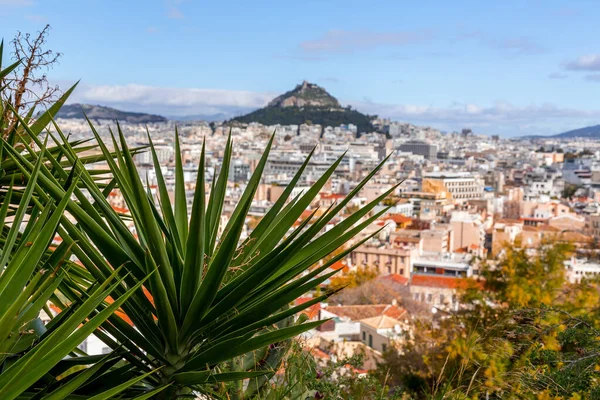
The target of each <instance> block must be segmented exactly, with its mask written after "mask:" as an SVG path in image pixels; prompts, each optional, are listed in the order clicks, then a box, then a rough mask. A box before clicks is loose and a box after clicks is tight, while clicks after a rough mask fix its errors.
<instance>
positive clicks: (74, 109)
mask: <svg viewBox="0 0 600 400" xmlns="http://www.w3.org/2000/svg"><path fill="white" fill-rule="evenodd" d="M84 112H85V115H87V116H88V118H89V119H110V120H117V121H121V122H128V123H131V124H148V123H155V122H166V121H168V120H167V118H165V117H163V116H160V115H154V114H145V113H138V112H130V111H121V110H117V109H115V108H111V107H105V106H99V105H91V104H79V103H76V104H65V105H64V106H62V108H61V109H60V111H59V112H58V115H57V117H58V118H67V119H84V118H85V116H84Z"/></svg>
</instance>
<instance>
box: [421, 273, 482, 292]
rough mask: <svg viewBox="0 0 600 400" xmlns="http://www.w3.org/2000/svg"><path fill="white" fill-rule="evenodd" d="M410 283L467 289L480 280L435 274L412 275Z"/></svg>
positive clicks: (477, 283)
mask: <svg viewBox="0 0 600 400" xmlns="http://www.w3.org/2000/svg"><path fill="white" fill-rule="evenodd" d="M410 284H411V285H413V286H425V287H434V288H441V289H468V288H470V287H474V286H481V284H480V282H477V281H475V280H473V279H469V278H454V277H451V276H436V275H413V276H412V279H411V281H410Z"/></svg>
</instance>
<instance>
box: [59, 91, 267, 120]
mask: <svg viewBox="0 0 600 400" xmlns="http://www.w3.org/2000/svg"><path fill="white" fill-rule="evenodd" d="M274 97H275V94H272V93H260V92H249V91H243V90H223V89H198V88H164V87H156V86H145V85H136V84H129V85H98V86H96V85H81V86H78V88H77V89H76V91H75V93H73V96H72V97H71V98H70V102H78V103H91V104H102V105H107V106H114V107H121V108H123V109H125V110H130V111H147V112H153V113H161V114H164V115H171V116H184V115H191V114H207V115H208V114H218V113H226V114H229V115H235V114H238V113H240V112H245V111H247V110H251V109H255V108H260V107H263V106H264V105H266V104H267V103H268V102H269V101H270V100H272V99H273V98H274Z"/></svg>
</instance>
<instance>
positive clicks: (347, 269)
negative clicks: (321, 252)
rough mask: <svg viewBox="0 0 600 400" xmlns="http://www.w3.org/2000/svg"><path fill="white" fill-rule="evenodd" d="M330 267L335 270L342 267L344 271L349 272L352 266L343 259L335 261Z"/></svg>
mask: <svg viewBox="0 0 600 400" xmlns="http://www.w3.org/2000/svg"><path fill="white" fill-rule="evenodd" d="M329 268H331V269H332V270H334V271H339V270H340V269H341V270H342V271H343V272H348V271H349V270H350V268H349V267H348V266H347V265H346V264H344V263H343V262H341V261H336V262H334V263H333V264H332V265H331V266H330V267H329Z"/></svg>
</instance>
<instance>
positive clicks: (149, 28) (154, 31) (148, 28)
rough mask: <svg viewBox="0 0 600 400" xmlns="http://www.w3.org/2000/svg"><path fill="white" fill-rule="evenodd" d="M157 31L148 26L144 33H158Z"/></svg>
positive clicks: (153, 27)
mask: <svg viewBox="0 0 600 400" xmlns="http://www.w3.org/2000/svg"><path fill="white" fill-rule="evenodd" d="M158 31H159V29H158V28H157V27H155V26H149V27H147V28H146V32H148V33H158Z"/></svg>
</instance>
